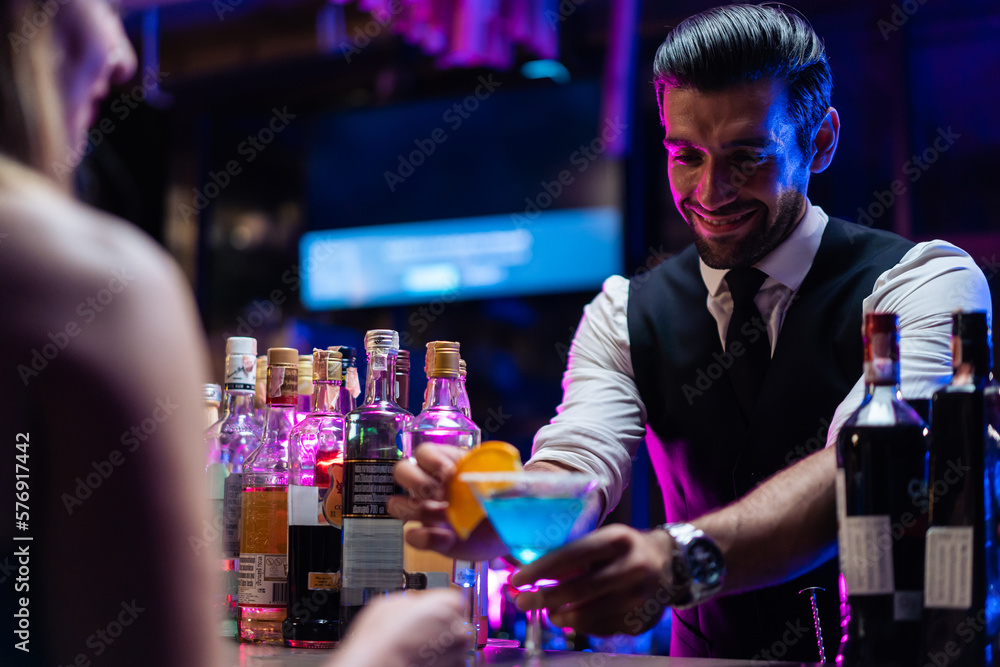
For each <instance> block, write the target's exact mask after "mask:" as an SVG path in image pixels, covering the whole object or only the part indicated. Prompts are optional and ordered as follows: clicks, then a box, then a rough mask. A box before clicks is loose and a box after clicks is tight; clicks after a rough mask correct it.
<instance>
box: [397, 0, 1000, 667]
mask: <svg viewBox="0 0 1000 667" xmlns="http://www.w3.org/2000/svg"><path fill="white" fill-rule="evenodd" d="M654 77H655V89H656V95H657V100H658V103H659V107H660V113H661V120H662V123H663V127H664V146H665V148H666V150H667V159H668V173H669V180H670V190H671V193H672V195H673V199H674V202H675V204H676V206H677V209H678V211H680V213H681V215H682V216H683V217H684V220H685V221H686V223H687V225H688V227H689V228H690V230H691V235H692V239H693V244H692V245H691V246H690V247H689V248H687V249H686V250H685V251H683V252H681V253H679V254H677V255H675V256H673V257H671V258H670V259H668V260H667V261H665V262H663V263H662V264H661V265H659V266H658V267H657V268H655V269H654V270H652V271H651V272H650V273H649V274H646V275H643V276H637V277H636V278H633V279H632V280H631V281H629V280H626V279H625V278H622V277H617V276H616V277H612V278H609V279H608V280H607V281H606V282H605V284H604V289H603V291H602V292H601V294H600V295H598V296H597V297H596V298H595V299H594V301H593V302H592V303H591V304H590V305H589V306H587V308H586V309H585V311H584V317H583V320H582V321H581V323H580V326H579V328H578V329H577V333H576V336H575V338H574V341H573V345H572V347H571V350H570V358H569V364H568V368H567V370H566V374H565V377H564V382H563V386H564V389H565V394H564V398H563V402H562V405H561V406H560V407H559V412H558V414H557V416H556V417H555V418H553V420H552V422H551V423H550V424H548V425H547V426H545V427H543V428H542V429H541V430H540V431H539V432H538V434H537V436H536V438H535V445H534V456H533V457H532V460H531V461H530V462H529V463H528V464H527V467H528V468H529V469H549V470H584V471H588V472H593V473H595V474H597V475H599V476H600V477H601V478H603V479H604V480H605V483H604V485H603V486H602V488H601V493H600V498H599V499H598V504H599V505H600V507H601V509H602V510H603V512H605V513H606V512H607V511H609V510H610V508H613V507H614V506H615V504H617V502H618V500H619V499H620V497H621V494H622V490H623V489H624V487H625V486H626V485H627V483H628V480H629V475H630V470H631V459H632V457H633V456H634V455H635V453H636V450H637V448H638V447H639V446H640V445H641V444H642V443H643V441H645V442H646V445H647V447H648V448H649V451H650V456H651V459H652V461H653V465H654V468H655V470H656V474H657V478H658V480H659V484H660V487H661V491H662V494H663V500H664V504H665V508H666V516H667V519H668V520H669V521H670V522H671V523H670V524H667V525H666V526H664V527H662V529H655V530H652V531H640V530H636V529H633V528H629V527H627V526H622V525H613V526H607V527H604V528H601V529H599V530H597V531H595V532H594V533H592V534H590V535H588V536H586V537H584V538H582V539H580V540H578V541H577V542H574V543H572V544H570V545H568V546H567V547H565V548H563V549H562V550H560V551H557V552H554V553H552V554H549V555H548V556H545V557H543V558H541V559H539V560H538V561H536V562H535V563H533V564H531V565H530V566H527V567H525V568H524V569H522V570H521V571H520V572H519V573H518V574H516V575H515V576H514V578H513V579H512V582H513V583H514V584H515V585H523V584H527V583H530V582H532V581H535V580H537V579H541V578H545V579H555V580H558V581H559V582H560V583H559V584H558V585H555V586H552V587H549V588H543V589H542V590H540V591H539V592H537V593H523V594H521V595H520V596H519V597H518V604H519V605H521V606H522V607H547V608H548V609H549V613H550V618H551V619H552V621H553V622H555V623H557V624H559V625H564V626H573V627H575V628H576V629H578V630H580V631H583V632H591V633H598V634H610V633H614V632H631V633H637V632H641V631H642V630H645V629H647V628H649V627H650V626H652V625H653V624H654V623H655V622H656V621H657V620H658V619H659V617H660V616H661V615H662V613H663V611H664V609H665V608H666V607H667V606H673V607H675V611H674V619H673V625H672V640H671V649H670V652H671V655H672V656H702V657H719V658H742V659H754V658H757V659H765V660H767V659H771V658H773V659H783V660H793V661H815V660H816V659H817V657H818V652H817V647H816V642H815V639H814V637H813V635H812V612H811V609H810V605H809V601H808V599H807V598H805V597H803V596H800V595H799V591H800V590H801V589H803V588H807V587H812V586H819V587H822V588H824V589H825V592H820V593H819V604H820V615H821V618H822V622H823V626H824V627H823V630H824V633H823V634H824V637H825V640H826V650H827V655H829V656H832V655H833V654H834V653H835V652H836V647H837V645H838V644H839V638H840V628H839V621H840V618H839V610H838V605H837V602H838V598H837V590H838V587H837V574H838V568H837V563H836V559H835V558H834V556H835V554H836V514H835V502H834V473H835V461H836V459H835V452H834V449H833V448H832V447H827V448H826V449H824V450H822V451H819V452H817V453H815V454H813V455H811V456H807V457H805V458H803V457H802V454H801V453H803V452H808V451H815V450H816V449H817V447H818V445H817V446H816V447H813V446H811V445H810V444H809V443H810V442H813V443H817V442H821V441H822V438H823V437H824V436H825V437H826V438H827V444H832V443H834V442H835V441H836V437H837V433H838V432H839V429H840V426H841V425H842V424H843V423H844V421H845V420H846V419H847V417H848V416H849V415H850V414H851V412H853V411H854V410H855V409H856V408H857V406H858V405H859V404H860V402H861V399H862V398H863V396H864V385H863V382H862V380H861V373H862V341H861V323H862V315H863V313H864V312H869V311H883V312H894V313H897V314H898V316H899V322H900V328H901V330H900V346H901V357H902V389H903V392H904V394H905V395H907V396H909V397H928V396H930V394H931V393H932V392H933V391H934V389H935V388H937V387H938V386H940V385H941V384H943V383H945V382H946V381H947V379H948V378H949V377H950V374H951V363H950V362H951V357H950V351H949V338H950V313H951V311H953V310H955V309H969V310H972V309H977V310H986V311H989V310H990V296H989V289H988V287H987V284H986V281H985V278H984V277H983V275H982V272H981V271H980V270H979V268H978V267H977V266H976V265H975V263H974V262H973V261H972V260H971V258H970V257H969V256H968V255H967V254H965V253H964V252H962V251H961V250H959V249H958V248H956V247H954V246H952V245H950V244H947V243H944V242H940V241H935V242H928V243H920V244H914V243H912V242H910V241H907V240H905V239H903V238H901V237H899V236H896V235H894V234H889V233H887V232H882V231H877V230H872V229H868V228H866V227H863V226H859V225H854V224H851V223H848V222H845V221H843V220H838V219H836V218H832V217H830V216H828V215H827V214H826V213H825V212H824V211H823V210H822V209H821V208H820V207H819V206H814V205H812V204H811V203H810V201H809V199H808V196H807V189H808V185H809V179H810V178H811V176H812V175H813V174H816V173H819V172H822V171H823V170H824V169H826V168H827V166H828V165H829V164H830V162H831V161H832V160H833V157H834V153H835V151H836V147H837V140H838V137H839V134H840V118H839V116H838V114H837V111H836V110H835V109H834V108H833V107H832V106H831V103H830V92H831V88H832V79H831V76H830V68H829V65H828V64H827V59H826V54H825V50H824V47H823V43H822V41H821V40H820V39H819V37H818V36H817V35H816V33H815V32H814V31H813V29H812V27H811V26H810V25H809V24H808V22H807V21H806V20H805V19H804V18H803V17H802V16H801V15H799V14H798V13H796V12H795V11H794V10H792V9H790V8H788V7H787V6H785V5H775V6H771V5H759V6H758V5H731V6H726V7H719V8H715V9H712V10H709V11H706V12H703V13H701V14H698V15H695V16H692V17H690V18H688V19H687V20H685V21H684V22H682V23H681V24H680V25H678V26H677V27H676V28H675V29H674V30H673V31H672V32H671V33H670V35H669V36H668V37H667V38H666V40H665V41H664V43H663V44H662V45H661V47H660V49H659V51H658V52H657V55H656V60H655V64H654ZM849 208H850V207H849ZM817 434H820V437H819V439H817ZM416 456H417V460H418V462H419V466H418V465H413V464H410V463H401V464H400V465H399V466H398V468H397V479H399V480H400V482H401V483H403V484H404V486H406V487H407V488H409V489H411V490H412V491H413V492H419V491H420V489H421V488H423V489H424V490H425V491H426V489H433V488H435V487H434V485H435V484H436V483H437V481H436V479H446V478H447V477H448V474H449V471H450V469H451V466H450V463H449V462H448V461H447V457H448V456H449V453H447V452H441V451H434V450H424V451H418V452H417V453H416ZM797 459H802V460H800V461H798V462H796V463H795V464H794V465H791V466H789V463H790V462H795V461H796V460H797ZM421 485H423V487H421ZM391 507H394V509H395V511H396V512H398V513H399V514H400V515H403V514H404V513H405V512H404V504H403V502H402V499H399V500H397V501H395V502H394V503H393V505H392V506H391ZM407 507H412V505H408V506H407ZM440 511H441V508H440V503H438V505H435V504H434V501H433V500H432V501H428V502H427V503H425V504H424V505H423V506H420V507H419V509H418V511H417V512H416V516H417V517H418V518H421V519H422V520H423V521H424V522H425V525H426V527H425V528H424V529H422V530H420V531H413V532H412V533H411V535H410V537H409V538H408V539H410V540H411V541H412V542H414V543H415V544H417V546H425V547H426V546H431V547H434V548H438V549H440V550H443V551H447V552H449V553H453V554H461V553H478V554H481V553H483V550H482V547H483V544H484V543H486V542H487V541H488V540H489V539H490V535H489V534H488V532H487V531H481V533H480V534H479V535H478V536H477V535H475V534H474V536H473V540H472V541H471V542H470V543H457V542H456V541H455V539H454V536H453V535H451V534H449V532H448V530H447V528H445V527H443V526H442V524H441V523H440V516H441V515H440ZM413 516H414V515H413V514H408V515H407V518H412V517H413ZM477 540H478V544H477ZM477 548H478V549H480V550H479V551H477V550H476V549H477ZM723 561H724V564H725V574H724V576H723V567H722V566H723ZM776 647H777V648H776Z"/></svg>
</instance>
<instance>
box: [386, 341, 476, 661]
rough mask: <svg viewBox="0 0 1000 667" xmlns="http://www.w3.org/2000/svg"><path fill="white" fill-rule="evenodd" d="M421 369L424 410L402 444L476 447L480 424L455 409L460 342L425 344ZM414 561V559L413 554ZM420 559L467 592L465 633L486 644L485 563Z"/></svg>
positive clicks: (431, 574)
mask: <svg viewBox="0 0 1000 667" xmlns="http://www.w3.org/2000/svg"><path fill="white" fill-rule="evenodd" d="M424 370H425V372H426V373H427V389H426V391H425V392H424V405H423V410H421V412H420V414H419V415H417V416H416V417H414V418H413V419H412V420H410V424H409V425H408V426H407V427H406V432H405V433H404V436H403V443H404V447H405V448H406V449H407V450H409V451H413V450H415V449H416V448H417V447H418V446H420V445H422V444H425V443H428V444H435V445H448V446H452V447H458V448H460V449H463V450H472V449H474V448H476V447H478V446H479V439H480V431H479V427H478V426H476V423H475V422H473V421H472V420H471V419H469V418H468V417H467V416H465V415H463V414H462V412H461V411H460V410H459V409H458V401H459V398H460V396H461V383H460V381H459V344H458V343H455V342H451V341H433V342H430V343H427V356H426V358H425V366H424ZM417 555H419V554H417ZM413 560H417V558H416V555H415V557H414V558H413ZM421 560H422V561H423V562H424V563H426V565H425V567H434V566H435V563H437V564H438V566H439V567H440V566H443V567H446V568H447V570H448V571H446V572H444V573H443V574H442V575H441V576H442V577H443V578H444V580H445V581H450V582H451V583H452V584H453V585H454V586H456V587H458V588H462V589H465V590H466V591H467V594H468V596H469V603H468V612H469V617H468V632H469V634H470V635H471V639H472V641H474V642H475V643H476V644H477V645H479V646H485V645H486V632H487V630H488V628H487V624H486V622H485V619H484V617H483V615H482V614H481V613H480V607H481V606H485V604H482V603H484V600H482V599H481V598H482V596H483V595H484V594H485V591H486V581H485V579H486V572H487V566H486V564H485V563H481V562H480V563H476V562H472V561H464V560H451V559H444V558H438V559H433V558H428V559H421ZM437 574H438V573H435V572H429V573H428V580H429V581H431V582H433V580H435V579H437V578H439V577H438V576H435V575H437ZM480 634H481V635H482V637H481V638H480ZM480 639H481V641H480Z"/></svg>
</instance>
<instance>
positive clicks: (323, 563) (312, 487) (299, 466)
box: [282, 350, 344, 648]
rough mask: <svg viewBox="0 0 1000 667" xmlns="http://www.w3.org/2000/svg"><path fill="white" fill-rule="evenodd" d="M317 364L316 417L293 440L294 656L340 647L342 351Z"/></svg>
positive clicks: (318, 356) (322, 355)
mask: <svg viewBox="0 0 1000 667" xmlns="http://www.w3.org/2000/svg"><path fill="white" fill-rule="evenodd" d="M312 356H313V362H312V368H313V399H312V403H313V406H314V410H313V411H312V412H311V413H309V414H308V415H306V416H305V418H303V419H302V420H301V421H300V422H299V423H298V424H297V425H296V426H295V428H294V429H292V433H291V435H290V436H289V439H288V458H289V463H290V466H291V477H290V480H289V484H288V586H289V606H288V616H287V617H286V618H285V621H284V624H283V625H282V633H283V635H284V638H285V643H286V644H287V645H288V646H291V647H293V648H333V647H334V646H336V645H337V642H338V640H339V639H340V575H341V571H340V561H341V557H340V556H341V527H342V524H343V520H342V502H343V480H344V474H343V471H344V457H343V454H344V415H342V414H341V413H340V412H339V405H340V389H341V387H342V386H343V366H342V360H341V355H340V352H339V351H329V350H313V355H312ZM331 480H332V482H333V483H332V484H331Z"/></svg>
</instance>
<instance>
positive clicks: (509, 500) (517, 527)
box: [459, 471, 597, 654]
mask: <svg viewBox="0 0 1000 667" xmlns="http://www.w3.org/2000/svg"><path fill="white" fill-rule="evenodd" d="M459 479H461V480H462V481H463V482H465V483H466V484H468V486H469V488H470V489H472V492H473V494H474V495H475V496H476V500H478V501H479V504H480V505H481V506H482V508H483V511H484V512H486V516H487V517H488V518H489V520H490V523H491V524H493V528H494V530H496V532H497V535H498V536H499V537H500V539H501V540H502V541H503V543H504V545H506V547H507V548H508V549H509V550H510V553H511V555H512V556H513V557H514V558H516V559H517V560H518V561H519V562H521V563H522V564H524V565H527V564H528V563H531V562H534V561H535V560H537V559H539V558H541V557H542V556H544V555H545V554H547V553H549V552H550V551H555V550H556V549H558V548H559V547H561V546H563V545H565V544H567V543H568V542H571V541H573V540H575V539H576V538H578V537H580V536H581V535H583V534H584V533H587V532H590V531H591V530H593V528H594V524H595V523H596V520H597V513H596V512H595V511H594V508H593V505H590V506H588V503H587V494H589V493H590V492H591V491H592V490H594V489H595V488H596V487H597V478H596V477H594V476H593V475H587V474H583V473H543V472H536V473H532V472H525V471H520V472H469V473H463V474H462V475H461V476H460V477H459ZM588 510H589V511H588ZM540 639H541V619H540V617H539V614H538V611H537V610H534V611H529V612H528V627H527V631H526V633H525V640H524V648H525V649H526V650H527V651H528V652H529V653H530V654H537V653H540V652H541V641H540Z"/></svg>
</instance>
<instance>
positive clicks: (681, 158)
mask: <svg viewBox="0 0 1000 667" xmlns="http://www.w3.org/2000/svg"><path fill="white" fill-rule="evenodd" d="M671 157H672V158H673V160H674V162H679V163H680V164H696V163H697V162H698V161H699V160H701V157H699V156H698V154H697V153H674V154H673V155H672V156H671Z"/></svg>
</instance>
